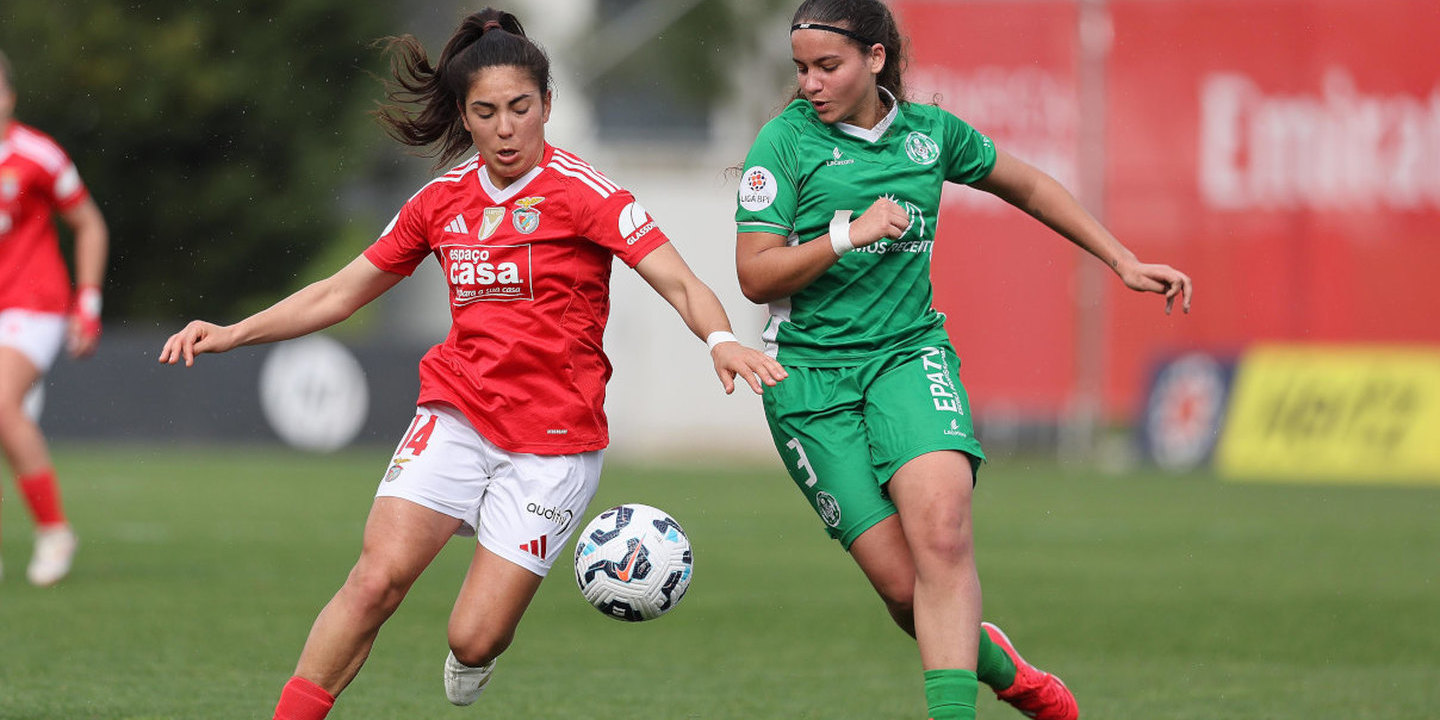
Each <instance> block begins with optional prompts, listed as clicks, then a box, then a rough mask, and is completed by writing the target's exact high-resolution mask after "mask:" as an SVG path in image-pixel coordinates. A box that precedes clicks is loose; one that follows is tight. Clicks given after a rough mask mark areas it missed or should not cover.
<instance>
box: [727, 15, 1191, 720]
mask: <svg viewBox="0 0 1440 720" xmlns="http://www.w3.org/2000/svg"><path fill="white" fill-rule="evenodd" d="M790 43H791V50H792V52H793V55H794V61H795V68H796V77H797V79H798V84H799V87H798V90H797V92H796V96H795V99H794V101H793V102H791V103H790V105H789V106H788V107H786V108H785V110H784V111H782V112H781V113H780V115H779V116H778V117H776V118H774V119H773V120H771V121H770V122H768V123H767V124H766V125H765V126H764V127H763V128H762V129H761V130H760V133H759V136H758V137H757V138H756V140H755V143H754V145H753V146H752V147H751V149H750V153H749V156H748V157H747V159H746V161H745V166H744V168H745V169H744V172H743V173H742V175H741V180H740V190H739V194H738V201H739V208H738V209H737V211H736V215H735V217H736V223H737V225H738V228H737V232H738V238H737V247H736V265H737V270H738V272H739V280H740V287H741V289H742V290H743V291H744V293H745V295H746V297H748V298H750V299H751V300H753V301H755V302H757V303H762V302H763V303H769V305H770V310H771V318H770V321H769V323H768V324H767V325H766V327H765V331H764V339H765V342H766V344H767V349H768V352H769V353H770V354H772V355H773V356H774V357H775V358H776V359H777V360H779V361H780V363H781V365H783V366H784V367H785V369H786V370H787V372H788V373H789V377H788V379H787V380H786V381H785V382H784V383H781V384H779V385H778V386H776V387H775V388H774V389H772V390H771V391H770V392H767V393H765V395H764V406H765V414H766V418H767V420H768V421H769V424H770V430H771V434H772V435H773V437H774V439H775V447H776V449H777V450H778V451H779V452H780V455H781V457H782V459H783V460H784V462H785V465H786V468H787V470H788V471H789V472H790V475H791V477H792V478H793V479H794V481H795V483H796V485H798V486H799V488H800V490H801V491H802V492H803V493H804V494H805V496H806V498H807V499H808V500H809V501H810V503H811V506H812V507H813V508H814V509H815V510H816V512H817V513H818V514H819V515H820V518H821V519H822V520H823V521H824V523H825V525H826V526H827V528H828V530H829V532H830V535H831V536H832V537H834V538H835V539H836V540H838V541H839V542H840V544H841V546H842V547H844V548H845V549H847V550H848V551H849V552H850V555H851V557H853V558H854V559H855V561H856V563H858V564H859V565H860V568H861V569H862V570H863V571H864V573H865V575H866V577H867V578H868V579H869V580H870V582H871V584H872V585H874V587H875V589H876V591H877V592H879V594H880V596H881V597H882V598H883V599H884V601H885V603H886V605H887V607H888V609H889V611H890V614H891V616H892V617H893V618H894V620H895V622H896V624H898V625H899V626H900V627H901V628H903V629H904V630H905V631H906V632H908V633H910V634H911V635H913V636H914V637H915V638H916V640H917V643H918V645H919V650H920V660H921V664H922V666H923V668H924V670H925V696H926V702H927V704H928V707H929V711H930V715H929V717H931V718H932V719H933V720H952V719H957V718H964V719H966V720H969V719H972V718H974V717H975V699H976V693H977V691H978V682H979V681H983V682H985V684H987V685H988V686H990V687H991V688H992V689H994V690H995V692H996V694H997V695H998V696H999V697H1000V698H1001V699H1003V700H1006V701H1007V702H1009V703H1011V704H1012V705H1014V706H1015V707H1017V708H1018V709H1020V710H1021V711H1022V712H1024V713H1025V714H1026V715H1028V716H1030V717H1032V718H1037V719H1039V720H1073V719H1074V718H1076V717H1078V716H1079V711H1078V708H1077V706H1076V703H1075V699H1074V696H1073V695H1072V694H1071V693H1070V691H1069V690H1068V689H1066V687H1065V685H1064V684H1063V683H1061V682H1060V680H1059V679H1058V678H1056V677H1055V676H1054V675H1051V674H1049V673H1046V672H1043V671H1041V670H1039V669H1037V668H1035V667H1033V666H1031V665H1030V664H1028V663H1027V662H1025V660H1024V659H1023V658H1021V657H1020V655H1019V654H1018V653H1016V652H1015V649H1014V647H1013V646H1012V645H1011V644H1010V642H1009V640H1008V639H1007V638H1006V637H1005V635H1004V633H1002V632H1000V630H999V628H996V627H995V626H993V625H990V624H988V623H982V622H981V601H980V580H979V577H978V574H977V572H976V569H975V560H974V550H973V546H972V532H971V523H970V504H971V495H972V490H973V486H974V482H975V472H976V470H977V469H978V467H979V464H980V462H981V461H982V460H983V459H984V453H983V452H982V450H981V448H980V444H979V442H978V441H977V440H976V439H975V434H974V428H973V425H972V422H971V418H970V409H969V403H968V400H967V396H966V393H965V389H964V387H963V386H962V385H961V384H960V378H959V372H958V371H959V361H958V360H957V359H956V357H955V350H954V348H953V347H952V346H951V344H950V342H949V339H948V337H947V335H946V333H945V328H944V317H943V316H942V315H940V314H939V313H937V312H936V311H935V309H934V308H933V307H931V302H932V301H931V296H932V292H931V280H930V254H931V248H932V246H933V243H934V240H935V228H936V221H937V219H938V215H939V208H940V190H941V187H942V186H943V184H944V183H945V182H947V181H948V182H954V183H961V184H966V185H971V186H973V187H976V188H979V189H981V190H984V191H986V192H990V193H993V194H995V195H997V196H999V197H1000V198H1002V199H1004V200H1005V201H1007V202H1009V203H1010V204H1012V205H1014V206H1016V207H1018V208H1020V209H1021V210H1024V211H1025V212H1026V213H1029V214H1030V215H1032V216H1034V217H1035V218H1037V219H1039V220H1040V221H1041V222H1043V223H1045V224H1046V225H1048V226H1049V227H1050V228H1052V229H1054V230H1055V231H1056V232H1057V233H1059V234H1060V235H1061V236H1063V237H1065V238H1066V239H1068V240H1070V241H1071V242H1073V243H1075V244H1076V245H1079V246H1080V247H1082V248H1084V249H1085V250H1087V251H1089V252H1090V253H1091V254H1093V255H1095V256H1096V257H1098V258H1100V259H1101V260H1102V261H1104V262H1105V263H1106V264H1107V265H1109V266H1110V267H1111V269H1113V270H1114V271H1115V273H1116V274H1117V275H1119V277H1120V279H1121V281H1123V282H1124V283H1125V285H1126V286H1127V287H1129V288H1131V289H1133V290H1137V291H1142V292H1155V293H1161V294H1163V295H1164V296H1165V309H1166V312H1169V311H1170V308H1171V306H1172V304H1173V303H1174V301H1175V299H1176V298H1177V297H1179V298H1180V299H1181V300H1182V306H1183V307H1184V309H1185V310H1186V311H1187V312H1188V311H1189V307H1190V295H1191V283H1190V278H1188V277H1187V276H1185V275H1184V274H1183V273H1181V272H1179V271H1177V270H1175V269H1174V268H1172V267H1169V266H1167V265H1158V264H1146V263H1142V262H1140V261H1139V260H1138V259H1137V258H1136V257H1135V255H1134V253H1132V252H1130V251H1129V250H1128V249H1126V248H1125V246H1124V245H1122V244H1121V243H1120V242H1119V241H1118V240H1116V239H1115V237H1114V236H1112V235H1111V234H1110V233H1109V232H1108V231H1107V230H1106V229H1105V228H1104V227H1102V226H1101V225H1100V224H1099V223H1098V222H1097V221H1096V220H1095V219H1094V218H1093V217H1092V216H1091V215H1090V214H1089V213H1087V212H1086V211H1085V210H1084V208H1082V207H1081V206H1080V204H1079V203H1078V202H1076V200H1075V199H1074V197H1072V196H1071V195H1070V193H1069V192H1067V191H1066V190H1065V188H1064V187H1062V186H1061V185H1060V184H1059V183H1058V182H1056V181H1055V180H1054V179H1053V178H1051V177H1050V176H1049V175H1046V174H1045V173H1043V172H1041V171H1040V170H1038V169H1036V168H1034V167H1033V166H1031V165H1028V164H1026V163H1024V162H1022V161H1020V160H1018V159H1016V158H1014V157H1012V156H1011V155H1009V154H1007V153H1005V152H1003V151H1001V150H998V149H997V148H996V147H995V146H994V144H993V143H992V142H991V141H990V139H989V138H987V137H985V136H984V135H982V134H981V133H979V132H977V131H976V130H975V129H974V128H971V127H970V126H969V125H967V124H966V123H965V122H963V121H961V120H960V119H959V118H957V117H955V116H954V115H952V114H950V113H949V112H946V111H945V110H942V109H940V108H938V107H934V106H930V105H922V104H915V103H911V102H907V101H906V99H905V88H904V82H903V80H904V79H903V77H902V74H901V69H902V68H903V67H904V58H903V56H902V48H903V47H904V41H903V39H902V38H901V36H900V32H899V29H898V28H897V26H896V24H895V20H894V18H893V17H892V16H891V14H890V11H889V9H888V8H887V7H886V6H885V4H884V3H883V2H880V1H879V0H806V2H804V3H803V4H802V5H801V6H800V8H799V10H797V11H796V13H795V16H794V20H793V24H792V26H791V29H790Z"/></svg>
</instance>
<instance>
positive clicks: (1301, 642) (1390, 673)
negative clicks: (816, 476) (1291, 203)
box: [0, 446, 1440, 720]
mask: <svg viewBox="0 0 1440 720" xmlns="http://www.w3.org/2000/svg"><path fill="white" fill-rule="evenodd" d="M388 452H389V449H388V448H368V449H361V450H351V451H346V452H343V453H340V454H337V455H332V456H314V455H303V454H298V453H294V452H290V451H286V450H281V449H277V448H272V447H257V448H234V447H227V448H196V447H186V448H178V449H168V448H159V447H148V446H146V447H134V448H124V447H121V448H115V447H103V448H101V447H76V446H68V447H60V448H58V449H57V452H56V454H57V456H58V463H59V469H60V472H61V474H62V481H63V482H64V483H65V485H64V488H65V492H66V497H65V499H66V503H67V506H68V510H69V512H70V515H71V517H72V519H73V520H74V522H75V524H76V526H77V529H78V531H79V534H80V537H81V554H80V555H79V557H78V560H77V564H76V568H75V571H74V573H73V574H72V576H71V577H70V578H69V579H67V580H66V581H65V582H64V583H62V584H61V585H60V586H59V587H56V588H51V589H43V590H42V589H36V588H33V587H30V586H29V585H27V584H26V583H25V581H24V571H25V563H26V561H27V560H28V558H29V552H30V531H31V526H30V522H29V519H28V518H27V517H25V514H24V512H23V509H22V507H21V503H19V502H18V500H17V497H16V495H17V494H16V491H15V489H14V485H13V483H11V482H9V481H8V480H7V481H6V482H5V486H4V494H5V503H4V505H3V523H0V536H3V544H0V552H3V557H4V561H5V578H4V581H3V582H0V720H12V719H13V720H20V719H24V720H85V719H95V720H102V719H103V720H122V719H123V720H161V719H171V718H174V719H176V720H179V719H181V718H185V719H190V718H205V719H206V720H226V719H228V718H246V719H248V720H253V719H254V718H261V717H269V716H270V715H269V714H270V712H271V710H272V709H273V706H274V701H275V698H276V695H277V693H278V691H279V689H280V686H281V685H282V684H283V683H284V682H285V680H286V678H287V677H289V675H290V672H291V670H292V669H293V667H294V662H295V659H296V657H297V656H298V653H299V650H300V646H301V644H302V643H303V641H304V639H305V634H306V632H307V630H308V628H309V626H310V623H311V622H312V621H313V619H314V617H315V614H316V612H317V611H318V610H319V608H320V607H321V606H322V605H323V604H324V603H325V601H326V600H328V599H329V597H330V595H331V594H332V593H333V592H334V591H335V589H336V588H337V587H339V585H340V583H341V581H342V580H343V578H344V575H345V573H346V571H347V570H348V569H349V567H350V565H351V563H352V562H353V561H354V558H355V555H356V553H357V552H358V551H359V540H360V529H361V527H362V524H363V522H364V518H365V512H366V509H367V508H368V506H369V503H370V496H371V493H372V492H373V489H374V485H375V483H376V482H378V478H379V474H380V473H381V472H382V471H383V470H384V462H385V460H386V457H387V454H388ZM622 501H637V502H646V503H649V504H653V505H657V506H659V507H662V508H664V509H666V510H668V511H669V512H671V513H672V514H674V515H675V516H676V518H677V519H679V520H680V522H681V523H682V524H683V525H684V526H685V528H686V530H688V531H689V533H690V535H691V538H692V541H693V543H694V546H695V580H694V583H693V584H692V585H691V587H690V592H689V595H688V596H687V597H686V599H685V601H684V603H683V604H682V605H681V606H680V607H679V608H678V609H677V610H676V611H675V612H674V613H673V614H671V615H668V616H666V617H663V618H660V619H659V620H656V621H654V622H651V623H645V624H640V625H628V624H623V623H619V622H615V621H612V620H608V619H606V618H604V617H601V616H600V615H599V614H598V613H597V612H595V611H594V610H592V609H591V608H590V607H589V606H588V605H586V604H585V603H584V601H583V600H582V599H581V598H580V595H579V593H578V591H577V590H576V588H575V584H574V579H573V576H572V575H571V573H570V570H569V562H568V553H567V555H566V559H565V560H562V562H561V563H559V564H557V567H556V571H555V572H553V573H552V577H551V579H550V580H549V581H548V582H546V584H545V585H544V586H543V587H542V588H541V591H540V594H539V597H538V598H537V600H536V602H535V604H534V605H533V606H532V607H531V609H530V611H529V613H528V614H527V616H526V619H525V621H524V622H523V623H522V624H521V627H520V632H519V637H518V639H517V641H516V643H515V646H514V647H512V648H511V650H510V652H508V653H507V654H506V655H505V656H504V657H502V658H501V660H500V663H499V665H498V668H497V671H496V675H495V679H494V682H493V683H492V685H491V687H490V689H489V690H488V691H487V692H486V695H485V696H484V697H483V698H482V699H481V701H480V702H479V703H477V705H475V706H472V707H469V708H454V707H451V706H450V705H449V704H448V703H447V702H446V701H445V698H444V694H443V691H442V689H441V685H440V666H441V662H442V661H443V659H444V657H445V652H446V647H445V618H446V615H447V614H448V612H449V610H450V605H451V603H452V601H453V598H454V593H455V590H456V588H457V587H458V584H459V582H460V578H461V577H462V575H463V571H464V570H463V569H464V565H465V563H466V562H467V561H468V559H469V554H470V552H471V546H470V541H462V540H456V541H454V542H452V543H451V544H450V546H449V547H448V548H447V549H446V551H445V552H444V553H442V555H441V557H440V559H439V560H438V561H437V563H436V564H435V565H434V566H433V567H432V568H431V570H430V571H429V572H427V573H426V575H425V576H424V577H422V578H421V579H420V581H419V582H418V583H417V584H416V586H415V588H414V590H413V591H412V592H411V594H410V597H409V598H408V599H407V600H406V601H405V603H404V604H403V605H402V606H401V609H400V611H399V612H398V613H397V615H396V616H395V617H394V618H393V619H392V620H391V622H390V623H389V624H387V626H386V627H385V629H384V630H383V631H382V632H381V635H380V639H379V641H378V643H377V644H376V647H375V651H374V654H373V655H372V656H371V658H370V661H369V663H368V664H367V665H366V668H365V669H364V670H363V671H362V672H361V674H360V677H359V678H358V679H357V681H356V682H355V684H354V685H352V686H351V688H350V689H349V690H347V691H346V692H345V694H344V695H343V696H342V697H341V699H340V702H339V704H338V705H337V707H336V709H335V711H334V712H333V713H331V717H332V718H334V719H335V720H358V719H360V718H365V719H371V718H397V719H399V718H403V719H405V720H410V719H415V718H456V719H457V720H458V719H460V718H467V717H471V718H477V719H478V718H500V719H507V720H508V719H510V718H517V719H518V718H524V719H527V720H529V719H535V720H542V719H546V718H566V719H567V720H573V719H576V718H597V719H607V720H628V719H630V718H648V719H654V720H674V719H681V718H702V719H705V720H726V719H737V720H738V719H741V718H743V719H745V720H753V719H769V718H775V719H792V718H816V719H819V718H824V719H825V720H843V719H848V718H855V719H861V718H863V719H865V720H923V718H924V711H925V709H924V706H923V703H922V699H921V693H920V671H919V667H918V660H917V656H916V654H915V652H914V646H913V643H912V642H911V641H910V640H909V638H907V637H905V636H904V635H903V634H901V633H900V632H899V631H898V630H896V629H895V628H894V627H893V626H892V625H891V624H890V622H889V620H888V618H887V616H886V614H885V612H884V610H883V608H882V606H881V604H880V603H879V601H878V600H877V599H876V598H875V597H874V596H873V592H872V591H871V590H870V588H869V586H868V584H867V583H866V582H865V581H864V580H863V578H862V577H861V576H860V574H859V571H858V570H856V569H855V568H854V566H853V563H851V562H850V560H849V559H848V558H847V557H845V556H844V554H843V553H841V552H840V551H839V550H838V548H837V547H836V546H835V545H834V544H833V543H832V542H831V541H830V540H829V539H828V538H826V537H825V536H824V534H823V533H822V532H821V531H820V530H819V527H818V525H817V521H816V520H814V518H813V517H812V515H811V514H810V512H809V510H808V509H807V508H805V507H804V504H803V502H801V500H800V498H799V495H798V493H796V491H795V490H794V489H793V488H792V487H791V486H790V484H789V481H788V480H787V479H785V478H784V477H783V475H782V473H781V470H780V468H779V466H778V464H775V465H763V466H749V467H742V468H726V467H719V466H704V467H679V466H674V465H672V466H667V467H649V466H646V467H641V466H636V465H624V464H620V463H611V465H610V466H609V467H608V468H607V470H606V474H605V479H604V481H603V482H602V485H601V490H600V494H599V496H598V497H597V498H596V500H595V503H593V504H592V506H591V508H590V512H589V514H590V515H593V514H594V513H595V512H598V511H599V510H601V509H603V508H605V507H608V506H610V505H613V504H615V503H617V502H622ZM587 519H588V518H587ZM976 526H977V534H978V539H977V542H978V548H979V559H980V567H981V575H982V580H983V582H984V586H985V593H986V597H985V600H986V608H987V610H986V617H987V618H990V619H992V620H995V621H997V622H999V623H1000V624H1001V625H1002V626H1003V627H1005V628H1006V630H1007V631H1008V632H1009V633H1010V635H1011V637H1012V638H1014V639H1015V641H1016V643H1017V644H1018V645H1019V646H1020V648H1021V649H1022V651H1024V652H1025V653H1026V654H1027V655H1028V656H1029V657H1030V658H1031V659H1032V660H1034V661H1036V662H1037V664H1040V665H1042V666H1043V667H1047V668H1050V669H1054V670H1056V671H1058V672H1059V673H1060V674H1061V676H1062V677H1064V678H1065V680H1066V682H1067V683H1068V684H1069V685H1070V686H1071V688H1072V689H1074V690H1075V691H1076V694H1077V696H1078V697H1079V699H1080V703H1081V709H1082V715H1081V717H1082V718H1094V719H1096V720H1098V719H1100V718H1121V719H1124V718H1166V719H1167V720H1189V719H1194V720H1201V719H1203V720H1213V719H1214V718H1226V719H1228V718H1262V719H1264V720H1313V719H1314V718H1331V717H1335V718H1339V717H1343V718H1347V720H1371V719H1373V720H1381V719H1384V720H1423V719H1425V718H1435V717H1440V488H1404V487H1337V486H1318V485H1317V486H1305V485H1298V486H1296V485H1286V486H1267V485H1233V484H1227V483H1221V482H1219V481H1217V480H1215V479H1214V478H1212V477H1210V476H1208V475H1193V476H1182V477H1172V476H1164V475H1158V474H1150V473H1143V472H1139V473H1134V474H1127V475H1123V476H1113V477H1112V476H1102V475H1099V474H1097V473H1094V472H1089V471H1082V470H1076V469H1071V470H1068V471H1066V470H1062V469H1061V468H1058V467H1056V466H1054V465H1053V464H1037V463H1029V462H1026V461H1023V460H1017V459H1005V460H1001V461H999V462H996V463H993V464H992V465H990V466H989V467H987V468H986V469H985V470H984V471H983V473H982V476H981V485H980V490H979V495H978V499H977V507H976ZM572 542H573V541H572ZM980 714H981V717H983V718H1008V719H1014V720H1020V718H1021V716H1020V715H1019V714H1018V713H1016V712H1014V711H1013V710H1011V709H1010V708H1008V707H1007V706H1004V705H1002V704H1000V703H997V702H996V701H994V700H993V698H991V697H990V696H989V693H988V692H987V691H985V690H983V689H982V698H981V703H980Z"/></svg>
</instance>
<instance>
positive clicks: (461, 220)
mask: <svg viewBox="0 0 1440 720" xmlns="http://www.w3.org/2000/svg"><path fill="white" fill-rule="evenodd" d="M445 232H452V233H455V234H456V235H469V234H470V228H468V227H466V226H465V216H464V215H456V216H455V219H454V220H451V221H450V224H449V225H446V226H445Z"/></svg>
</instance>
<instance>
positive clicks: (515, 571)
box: [444, 543, 544, 705]
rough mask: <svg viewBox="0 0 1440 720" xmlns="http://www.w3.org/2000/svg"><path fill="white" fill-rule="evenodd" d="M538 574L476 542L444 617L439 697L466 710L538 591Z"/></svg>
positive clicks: (479, 690) (512, 637)
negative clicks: (445, 645)
mask: <svg viewBox="0 0 1440 720" xmlns="http://www.w3.org/2000/svg"><path fill="white" fill-rule="evenodd" d="M542 580H544V578H543V577H542V576H540V575H536V574H535V573H533V572H531V571H529V570H527V569H525V568H523V567H520V566H519V565H516V564H515V563H512V562H510V561H509V560H506V559H504V558H502V557H500V556H499V555H496V554H495V553H492V552H490V551H489V550H487V549H485V547H484V546H482V545H480V544H479V543H476V545H475V557H474V558H473V559H471V561H470V570H469V571H468V572H467V573H466V574H465V582H464V583H463V584H462V585H461V586H460V594H459V596H458V597H456V598H455V609H454V610H453V611H451V613H450V626H449V630H448V634H449V638H450V655H449V657H447V658H446V659H445V675H444V676H445V697H446V698H448V699H449V700H450V702H452V703H454V704H456V705H469V704H470V703H473V702H475V701H476V700H477V699H479V697H480V693H481V692H483V691H484V690H485V686H486V685H487V684H488V683H489V682H490V673H491V672H493V671H494V668H495V658H497V657H499V656H500V653H503V652H505V649H506V648H508V647H510V643H511V641H513V640H514V639H515V628H517V627H518V626H519V625H520V618H521V617H522V616H524V614H525V609H526V608H528V607H529V606H530V601H531V600H532V599H534V597H535V591H537V590H539V589H540V581H542Z"/></svg>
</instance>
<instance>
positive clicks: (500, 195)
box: [476, 163, 545, 205]
mask: <svg viewBox="0 0 1440 720" xmlns="http://www.w3.org/2000/svg"><path fill="white" fill-rule="evenodd" d="M477 169H478V170H479V172H477V173H476V175H479V176H480V187H481V188H482V189H484V190H485V194H486V195H489V196H490V199H491V200H494V201H495V202H497V203H500V204H501V205H504V204H505V203H506V202H507V201H509V200H510V198H513V197H515V196H516V195H519V194H520V193H521V192H522V191H524V190H525V186H526V185H529V184H530V181H531V180H534V179H535V177H536V176H537V175H539V174H540V171H542V170H544V169H545V164H544V163H541V164H539V165H536V166H535V167H533V168H530V172H527V173H525V174H524V175H521V176H520V177H518V178H515V182H512V183H510V184H509V185H506V186H505V189H504V190H501V189H500V188H497V187H495V183H493V182H491V181H490V172H489V171H487V170H486V169H485V166H484V165H481V166H480V167H479V168H477Z"/></svg>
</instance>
